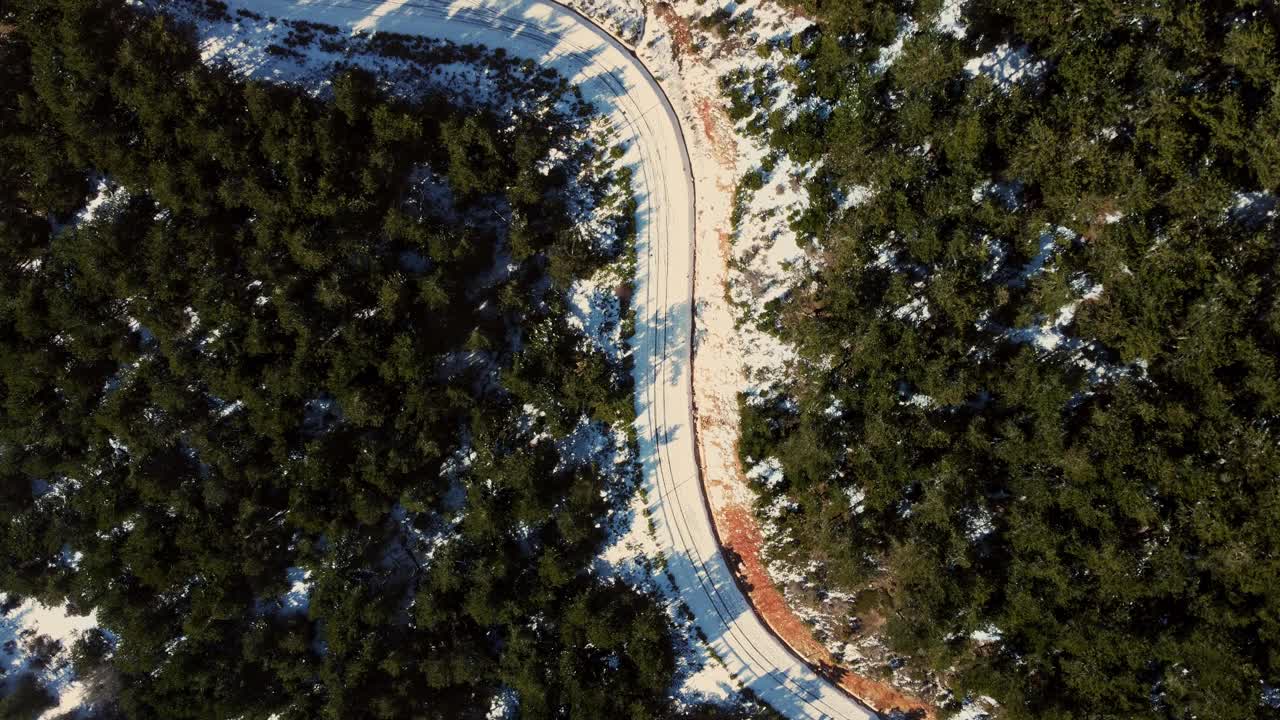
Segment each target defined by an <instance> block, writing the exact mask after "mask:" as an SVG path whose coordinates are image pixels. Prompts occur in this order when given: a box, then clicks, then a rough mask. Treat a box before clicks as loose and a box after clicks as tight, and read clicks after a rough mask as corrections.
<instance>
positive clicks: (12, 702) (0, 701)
mask: <svg viewBox="0 0 1280 720" xmlns="http://www.w3.org/2000/svg"><path fill="white" fill-rule="evenodd" d="M56 704H57V701H56V700H55V699H54V697H53V694H52V693H50V692H49V691H48V690H47V689H45V688H44V687H43V686H42V685H40V683H39V681H37V680H36V679H35V677H33V676H31V675H21V676H19V677H17V678H15V679H14V680H13V686H12V687H11V688H9V691H8V694H6V695H5V696H4V697H2V698H0V717H3V718H12V720H35V718H38V717H40V714H41V713H43V712H44V711H45V710H46V709H48V708H51V707H53V706H54V705H56Z"/></svg>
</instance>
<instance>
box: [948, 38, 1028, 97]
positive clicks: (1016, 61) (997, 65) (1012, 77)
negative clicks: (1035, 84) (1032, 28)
mask: <svg viewBox="0 0 1280 720" xmlns="http://www.w3.org/2000/svg"><path fill="white" fill-rule="evenodd" d="M1047 67H1048V63H1046V62H1045V61H1043V60H1035V59H1033V58H1032V57H1031V52H1030V50H1028V49H1027V47H1026V46H1022V47H1016V48H1015V47H1010V46H1009V45H1007V44H1003V45H1000V46H998V47H997V48H995V49H994V50H992V51H991V52H989V53H987V54H986V55H980V56H978V57H976V58H972V59H971V60H969V62H967V63H965V64H964V71H965V73H966V74H968V75H969V77H977V76H979V75H985V76H986V77H989V78H991V80H992V82H994V83H995V85H996V87H997V88H999V89H1000V90H1003V91H1007V90H1008V89H1009V88H1010V87H1012V86H1013V84H1014V83H1018V82H1022V81H1023V80H1030V79H1035V78H1037V77H1039V76H1040V75H1041V74H1042V73H1043V72H1044V71H1045V68H1047Z"/></svg>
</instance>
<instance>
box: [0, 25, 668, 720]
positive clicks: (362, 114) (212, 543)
mask: <svg viewBox="0 0 1280 720" xmlns="http://www.w3.org/2000/svg"><path fill="white" fill-rule="evenodd" d="M4 12H5V13H6V14H5V15H2V16H0V23H3V28H4V30H3V33H4V34H3V37H0V73H2V74H3V77H4V86H5V93H4V94H3V97H2V98H0V103H3V108H2V109H3V112H0V130H2V132H0V170H2V171H3V179H2V180H0V193H2V196H0V233H3V246H2V248H0V253H3V257H2V258H0V266H2V268H3V270H2V273H0V337H2V338H3V340H2V341H0V404H2V407H3V412H2V413H0V457H3V463H0V472H2V473H3V476H4V477H3V481H2V482H0V514H3V515H4V517H5V518H6V522H5V523H4V525H3V528H0V587H3V588H4V589H5V590H6V591H9V592H18V593H22V594H27V595H35V596H38V597H40V598H43V599H45V600H47V601H49V602H60V601H62V600H63V599H67V600H70V601H71V602H72V603H74V604H75V605H76V606H77V607H82V608H96V609H97V612H98V617H99V619H100V621H101V622H102V624H103V626H104V627H106V628H109V629H110V630H112V631H113V632H114V633H116V634H117V635H118V636H119V642H118V643H116V644H115V645H114V648H113V647H112V646H111V644H110V643H108V642H106V641H105V639H104V638H103V637H102V636H98V635H94V636H91V637H89V638H86V639H85V640H84V641H83V642H82V643H79V644H78V645H77V646H76V648H75V651H74V657H75V663H76V667H77V668H78V669H79V670H80V671H81V672H82V673H98V672H106V671H107V670H109V671H110V677H112V678H115V679H118V682H119V686H120V692H119V697H118V702H119V706H120V709H121V710H122V711H123V712H124V714H125V715H126V716H127V717H130V718H136V719H139V720H141V719H145V718H166V719H168V718H218V719H222V718H231V717H267V716H270V715H272V714H273V713H279V716H280V717H286V718H315V717H328V718H344V719H345V718H360V717H376V718H395V717H414V718H453V717H472V716H482V715H483V713H484V711H485V709H486V708H487V707H488V704H489V701H490V699H491V698H492V696H493V695H494V693H495V692H496V691H497V690H498V689H499V688H500V687H502V686H508V687H512V688H516V689H517V690H518V691H519V692H520V695H521V700H522V708H523V715H522V716H523V717H526V718H543V717H575V718H600V717H624V716H625V717H628V718H654V717H659V716H661V715H663V714H664V712H665V707H666V704H667V698H666V690H667V687H668V685H669V684H670V681H671V676H672V673H673V668H674V661H673V659H672V657H671V652H672V650H671V644H670V640H669V637H668V622H667V619H666V616H665V614H664V613H663V611H662V610H661V609H659V607H658V606H656V605H655V604H654V603H653V601H652V599H651V598H648V597H646V596H644V595H641V594H638V593H636V592H635V591H633V590H631V589H629V588H628V587H626V586H623V585H617V584H607V585H606V584H602V583H601V582H600V581H599V580H597V579H596V578H595V577H594V576H592V575H590V574H588V573H586V572H585V569H586V568H587V566H588V564H589V563H590V561H591V559H592V558H593V556H594V555H595V553H596V550H597V546H598V544H599V542H600V540H601V538H602V531H601V530H600V526H601V523H602V521H603V516H604V511H605V510H606V506H605V501H604V500H603V499H602V496H603V493H602V490H603V488H604V482H605V479H606V473H612V472H616V471H615V470H614V469H613V468H606V469H601V468H597V467H595V466H592V465H585V466H584V465H577V466H575V465H574V464H572V463H568V462H563V461H562V460H563V459H562V458H561V457H560V455H559V452H558V450H557V449H556V445H555V443H554V442H553V441H552V440H553V439H558V438H561V437H563V436H564V435H565V434H566V433H567V432H569V430H571V429H572V428H573V427H574V426H575V425H576V424H577V423H578V421H579V419H580V418H581V417H584V416H585V417H587V418H589V419H594V420H597V421H600V422H602V423H605V424H618V423H622V424H625V423H628V422H629V421H630V412H631V398H630V386H629V380H628V373H627V371H626V369H625V367H623V366H621V364H619V363H615V362H611V361H610V360H609V359H608V358H606V357H604V356H603V355H602V354H601V353H599V352H597V351H591V350H589V349H587V343H584V342H582V337H581V335H580V334H579V333H578V332H577V331H575V330H573V329H572V328H571V327H569V326H568V325H567V324H566V323H565V322H564V320H563V317H564V315H565V313H564V303H565V300H564V294H563V290H564V287H565V285H566V284H567V283H568V282H570V281H572V280H573V279H575V278H577V277H580V276H582V275H584V274H587V273H590V272H593V271H594V270H595V269H596V268H598V267H600V266H601V265H602V264H604V263H606V262H608V261H609V260H611V258H608V257H602V256H600V254H599V253H598V252H597V253H594V254H593V251H592V250H591V248H592V247H593V245H592V243H591V242H590V240H591V239H590V238H581V237H578V236H577V235H576V234H575V233H573V232H571V230H572V227H571V223H570V221H569V219H568V218H567V216H566V213H565V212H564V203H563V201H562V200H560V199H559V198H560V197H561V196H562V195H563V194H564V191H565V184H566V182H567V180H566V178H565V177H564V175H565V173H563V172H560V173H550V174H546V173H540V172H538V171H537V168H536V163H537V161H538V159H539V158H543V157H546V155H547V153H548V150H549V148H550V147H552V146H554V145H557V144H558V143H561V142H562V141H563V140H564V138H565V134H566V133H569V132H570V131H571V128H570V126H569V125H568V124H567V120H566V121H565V122H560V123H548V122H547V119H546V118H545V117H544V118H542V119H539V120H537V121H536V123H534V122H532V121H531V122H530V123H529V124H527V125H518V127H517V128H516V131H515V132H513V133H499V132H498V131H497V130H498V122H497V120H496V119H495V118H493V117H491V116H489V115H487V114H485V113H484V112H479V111H463V110H460V109H457V108H455V107H454V106H453V105H452V104H451V103H450V102H449V101H448V100H447V99H445V98H425V99H423V100H422V101H421V102H417V103H412V104H409V103H405V102H398V101H392V100H390V99H388V98H387V97H386V96H385V95H384V94H383V93H382V91H380V90H379V89H378V82H377V81H376V79H375V78H374V77H372V76H370V75H368V74H367V73H363V72H360V71H356V70H351V71H347V72H345V73H343V74H341V75H339V76H337V77H335V78H334V79H333V83H332V87H333V95H332V98H331V101H323V102H322V101H319V100H316V99H312V98H310V97H308V96H307V95H306V94H305V93H303V92H301V91H300V90H298V89H294V88H287V87H282V86H275V85H270V84H264V83H258V82H244V81H240V80H237V79H234V78H232V77H231V76H230V75H229V74H228V72H227V71H226V70H223V69H218V68H210V67H207V66H205V65H203V64H201V62H200V61H199V57H198V54H197V51H196V48H195V46H194V44H193V41H192V38H191V36H190V32H189V30H188V29H186V28H184V27H182V26H180V25H176V24H175V23H174V22H173V21H172V20H171V19H169V18H167V17H165V16H163V15H155V14H151V13H148V12H144V11H139V10H136V9H131V8H129V7H128V6H126V5H125V4H124V3H122V2H113V1H107V0H102V1H94V0H65V1H64V0H30V1H26V2H20V3H17V4H16V5H8V6H6V9H5V11H4ZM208 12H210V13H215V14H216V13H219V12H225V8H224V7H221V6H220V4H219V3H214V2H211V3H209V5H208ZM321 29H323V28H321ZM309 41H310V40H309V36H306V37H304V36H299V37H298V38H297V39H296V41H295V42H294V44H296V45H305V44H306V43H307V42H309ZM282 51H289V50H288V49H282ZM424 167H429V168H431V169H433V170H435V171H436V173H437V174H438V175H441V176H447V178H448V180H449V183H450V185H451V187H452V190H453V191H454V196H455V198H456V199H457V202H458V207H456V208H452V209H450V208H443V207H435V206H432V205H431V204H430V202H428V199H426V198H422V197H418V194H419V192H420V190H418V188H417V182H418V181H419V180H420V179H421V178H420V175H419V170H420V169H422V168H424ZM100 178H109V179H110V181H109V182H110V183H111V184H112V186H113V187H114V186H116V185H118V186H119V189H118V190H117V191H116V192H115V194H114V195H113V198H114V199H113V200H112V201H111V202H109V203H107V204H105V205H104V206H103V207H102V208H101V209H100V210H99V211H98V213H97V215H96V216H95V217H94V218H93V219H92V220H91V221H85V222H80V223H77V224H68V221H69V220H70V219H71V215H72V213H73V212H74V211H75V210H76V208H78V207H81V206H83V205H84V203H85V201H86V200H87V199H88V198H89V197H90V196H92V194H93V191H94V189H95V187H96V186H97V185H98V183H99V181H100ZM494 207H506V208H510V213H511V218H510V223H509V224H508V223H505V222H504V224H501V225H499V224H498V223H495V222H494V221H493V217H494V216H495V215H497V213H495V212H493V211H492V208H494ZM630 209H631V210H634V204H632V205H631V206H630ZM476 218H483V220H477V219H476ZM519 218H525V220H520V221H519V227H516V224H517V219H519ZM503 219H504V221H505V220H507V218H503ZM623 225H624V231H626V232H630V231H629V230H626V226H625V223H624V224H623ZM626 232H624V234H626ZM508 233H509V234H510V250H511V254H512V256H513V262H514V264H515V265H516V266H517V267H516V269H515V270H514V272H511V273H510V274H509V275H505V276H498V277H496V278H495V277H493V276H492V274H491V273H490V270H491V268H492V267H493V266H494V264H495V254H496V250H497V249H498V248H499V247H500V245H501V243H502V239H501V238H502V237H504V236H505V235H506V234H508ZM504 262H505V260H504ZM548 274H550V275H551V278H552V282H551V284H550V286H549V287H548V285H547V283H546V282H544V279H545V278H546V276H547V275H548ZM486 277H488V278H490V279H489V280H485V281H482V280H481V278H486ZM512 338H521V342H520V343H517V344H513V343H512V342H511V339H512ZM526 403H533V404H535V405H536V406H538V407H540V408H542V409H544V410H545V411H546V413H547V416H546V418H545V419H544V420H539V419H534V420H529V418H528V417H527V414H526V413H525V412H524V411H523V409H522V408H523V407H524V405H525V404H526ZM540 437H541V439H537V438H540ZM548 437H549V438H552V439H547V438H548ZM64 547H70V548H74V549H75V550H76V551H78V552H80V553H83V556H82V558H81V559H80V561H79V566H78V568H76V569H74V570H73V569H72V568H70V567H69V566H68V565H67V564H66V563H65V562H63V561H62V560H61V558H62V549H63V548H64ZM291 567H298V568H305V569H306V570H307V571H309V572H310V573H311V576H310V583H311V591H310V605H309V609H308V610H307V611H306V612H296V611H294V612H290V611H287V610H282V608H281V607H280V602H279V600H278V598H280V597H281V596H282V595H284V594H285V593H286V592H287V591H288V590H289V582H288V581H287V580H286V570H287V569H288V568H291ZM104 668H106V669H104ZM36 699H39V698H38V697H37V696H36V695H33V694H31V693H26V694H24V695H21V696H19V695H18V694H14V695H11V696H10V697H9V698H6V699H5V700H4V702H5V703H6V704H7V705H6V709H7V710H8V711H10V712H9V713H8V714H6V713H5V712H0V714H3V715H5V717H10V716H22V713H23V712H28V710H26V709H20V708H19V706H21V708H31V707H35V706H34V705H32V704H31V703H33V702H34V701H35V700H36ZM32 712H33V711H32ZM14 713H16V715H13V714H14Z"/></svg>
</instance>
